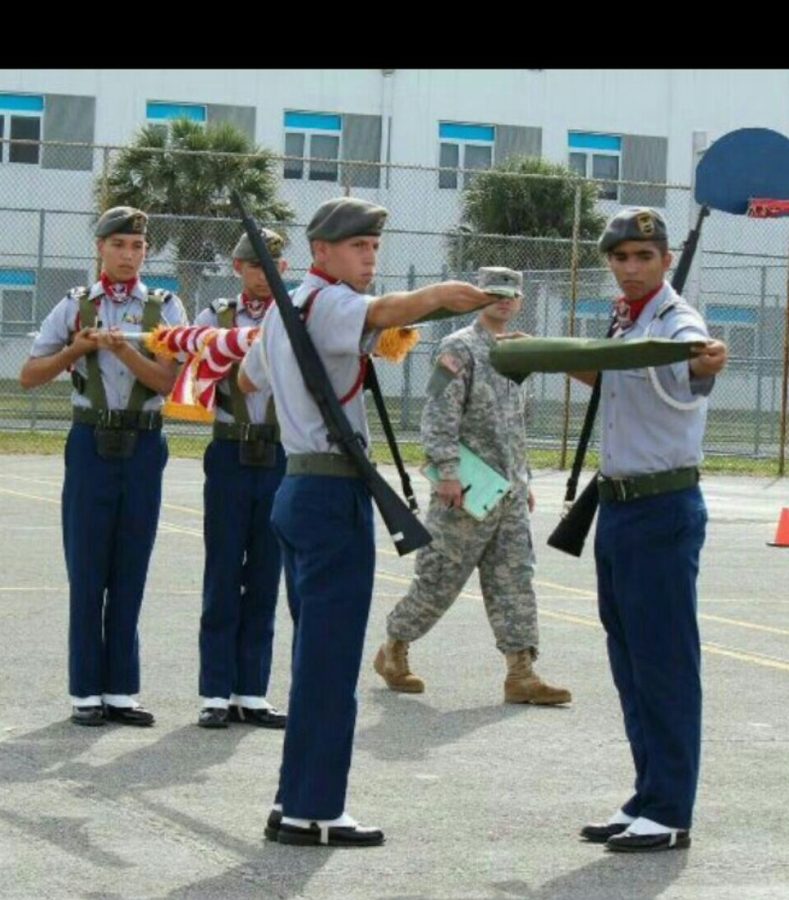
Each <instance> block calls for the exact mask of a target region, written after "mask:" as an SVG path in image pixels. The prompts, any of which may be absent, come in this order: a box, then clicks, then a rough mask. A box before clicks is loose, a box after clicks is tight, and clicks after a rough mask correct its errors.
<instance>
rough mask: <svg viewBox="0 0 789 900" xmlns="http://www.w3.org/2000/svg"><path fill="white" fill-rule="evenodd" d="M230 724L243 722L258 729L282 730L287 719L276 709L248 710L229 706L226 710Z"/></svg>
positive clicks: (247, 708)
mask: <svg viewBox="0 0 789 900" xmlns="http://www.w3.org/2000/svg"><path fill="white" fill-rule="evenodd" d="M228 718H229V719H230V721H231V722H244V723H246V724H247V725H258V726H259V727H260V728H284V727H285V723H286V722H287V719H288V717H287V716H286V715H285V713H281V712H280V711H279V710H278V709H274V708H273V707H272V708H271V709H250V708H249V707H248V706H235V705H234V704H231V706H230V708H229V709H228Z"/></svg>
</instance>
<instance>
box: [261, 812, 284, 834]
mask: <svg viewBox="0 0 789 900" xmlns="http://www.w3.org/2000/svg"><path fill="white" fill-rule="evenodd" d="M281 825H282V811H281V810H279V809H272V810H271V812H270V813H269V814H268V819H267V820H266V828H265V830H264V832H263V834H265V835H266V840H267V841H276V840H277V839H278V837H279V829H280V826H281Z"/></svg>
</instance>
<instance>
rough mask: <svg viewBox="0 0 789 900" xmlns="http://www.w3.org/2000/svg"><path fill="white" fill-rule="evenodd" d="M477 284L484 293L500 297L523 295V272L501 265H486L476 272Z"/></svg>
mask: <svg viewBox="0 0 789 900" xmlns="http://www.w3.org/2000/svg"><path fill="white" fill-rule="evenodd" d="M477 286H478V287H479V289H480V290H481V291H484V292H485V293H486V294H497V295H498V296H500V297H512V298H514V297H522V296H523V274H522V273H521V272H516V271H515V270H514V269H504V268H502V267H501V266H487V267H486V268H484V269H480V270H479V271H478V272H477Z"/></svg>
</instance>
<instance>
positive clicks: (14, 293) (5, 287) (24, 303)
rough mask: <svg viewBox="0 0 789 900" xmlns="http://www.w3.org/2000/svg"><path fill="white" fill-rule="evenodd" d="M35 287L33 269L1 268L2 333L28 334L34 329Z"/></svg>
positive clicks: (0, 309)
mask: <svg viewBox="0 0 789 900" xmlns="http://www.w3.org/2000/svg"><path fill="white" fill-rule="evenodd" d="M35 288H36V273H35V272H34V271H33V270H32V269H0V329H1V332H2V334H4V335H15V334H16V335H19V334H27V333H28V332H29V331H31V330H32V328H33V325H34V323H33V299H34V295H35Z"/></svg>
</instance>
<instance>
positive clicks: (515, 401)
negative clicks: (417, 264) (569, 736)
mask: <svg viewBox="0 0 789 900" xmlns="http://www.w3.org/2000/svg"><path fill="white" fill-rule="evenodd" d="M479 286H480V288H481V289H482V290H488V289H490V290H492V291H493V290H494V289H495V291H494V292H496V293H500V294H502V295H508V296H504V299H502V300H501V301H500V302H499V303H495V304H493V305H491V306H487V307H485V308H484V309H483V310H482V311H481V312H480V314H479V316H478V318H477V320H476V322H475V323H474V324H473V325H470V326H468V327H467V328H462V329H460V330H459V331H456V332H454V333H453V334H450V335H449V336H448V337H446V338H444V340H443V341H442V342H441V345H440V347H439V352H438V356H437V359H436V364H435V368H434V370H433V374H432V376H431V378H430V381H429V383H428V388H427V401H426V403H425V407H424V411H423V414H422V442H423V444H424V448H425V453H426V456H427V458H428V461H429V462H430V463H432V464H434V465H435V466H436V468H437V469H438V473H439V476H440V478H441V480H440V481H439V482H438V485H437V487H436V490H435V492H434V493H433V495H432V497H431V500H430V508H429V510H428V514H427V521H426V524H427V527H428V529H429V530H430V533H431V534H432V535H433V541H432V543H431V544H429V545H428V546H426V547H422V549H421V550H419V552H418V554H417V557H416V567H415V573H414V579H413V581H412V583H411V586H410V587H409V589H408V592H407V593H406V595H405V597H403V599H402V600H400V602H399V603H398V604H397V605H396V606H395V608H394V609H393V610H392V612H391V613H390V614H389V617H388V620H387V637H388V640H387V641H386V643H385V644H383V645H382V646H381V648H380V650H379V651H378V655H377V656H376V658H375V663H374V665H375V670H376V672H378V674H379V675H381V676H382V677H383V679H384V680H385V681H386V683H387V685H388V686H389V687H390V688H391V689H392V690H394V691H404V692H409V693H421V692H422V691H423V690H424V682H423V681H422V679H421V678H419V677H418V676H417V675H414V674H413V673H412V672H411V671H410V669H409V666H408V644H409V642H410V641H415V640H416V639H417V638H420V637H422V635H424V634H426V633H427V632H428V631H429V630H430V629H431V628H432V627H433V626H434V625H435V624H436V622H438V620H439V619H440V618H441V616H442V615H443V614H444V613H445V612H446V611H447V610H448V609H449V607H450V606H451V605H452V603H453V602H454V601H455V598H456V597H457V596H458V595H459V594H460V592H461V590H462V589H463V587H464V585H465V583H466V582H467V581H468V579H469V577H470V576H471V574H472V572H473V571H474V568H475V567H478V568H479V574H480V584H481V587H482V597H483V600H484V602H485V611H486V612H487V615H488V620H489V621H490V624H491V628H492V629H493V633H494V635H495V638H496V646H497V647H498V648H499V650H501V652H502V653H503V654H505V656H506V659H507V677H506V680H505V682H504V699H505V702H508V703H537V704H543V705H553V704H557V703H569V702H570V700H571V699H572V697H571V694H570V692H569V691H567V690H565V689H564V688H554V687H551V686H550V685H547V684H545V683H544V682H543V681H542V680H541V679H540V678H539V677H538V676H537V674H536V673H535V672H534V670H533V668H532V661H533V660H534V659H536V657H537V649H538V645H539V636H538V627H537V601H536V597H535V595H534V589H533V587H532V578H533V575H534V549H533V546H532V537H531V529H530V526H529V511H530V510H531V509H532V508H533V504H534V499H533V497H532V494H531V491H530V489H529V468H528V463H527V461H526V418H525V417H526V402H525V392H524V388H523V386H518V385H516V384H515V383H514V382H512V381H510V380H509V379H507V378H505V377H503V376H502V375H499V374H498V373H497V372H496V371H495V370H494V369H493V367H492V366H491V364H490V361H489V352H490V348H491V347H493V346H494V345H495V342H496V340H497V338H498V337H501V336H503V335H504V332H505V329H506V327H507V323H508V322H510V321H511V320H512V319H513V317H514V316H515V315H516V314H517V313H518V311H519V309H520V306H521V302H522V289H523V279H522V276H521V274H520V273H518V272H514V271H512V270H511V269H501V268H486V269H480V271H479ZM461 443H462V444H465V445H466V447H468V449H469V450H471V451H472V452H473V453H475V454H476V455H477V456H479V457H480V458H481V459H483V460H484V461H485V462H486V463H487V464H488V465H489V466H491V467H492V468H494V469H495V470H496V471H497V472H499V473H500V474H502V475H503V476H504V477H505V478H507V479H508V480H509V481H510V483H511V485H512V487H511V490H510V491H509V493H508V494H507V495H506V496H505V497H504V499H503V500H502V501H501V502H500V503H499V504H498V505H497V506H496V507H495V508H494V509H493V510H492V511H491V512H490V513H489V514H488V515H487V517H486V518H485V519H483V520H482V521H479V520H477V519H474V518H472V517H471V516H470V515H469V514H468V513H466V512H464V510H463V492H462V486H461V483H460V481H459V480H458V465H459V453H460V451H459V444H461Z"/></svg>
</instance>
